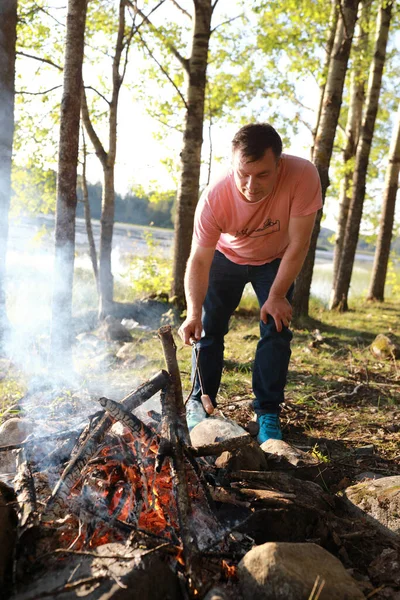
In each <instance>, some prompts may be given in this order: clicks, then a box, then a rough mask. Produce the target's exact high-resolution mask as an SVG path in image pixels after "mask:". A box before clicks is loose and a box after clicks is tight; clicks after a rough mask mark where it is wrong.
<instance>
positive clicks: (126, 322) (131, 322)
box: [121, 319, 139, 329]
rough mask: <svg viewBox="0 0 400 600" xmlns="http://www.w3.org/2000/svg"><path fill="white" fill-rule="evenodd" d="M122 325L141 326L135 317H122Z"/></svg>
mask: <svg viewBox="0 0 400 600" xmlns="http://www.w3.org/2000/svg"><path fill="white" fill-rule="evenodd" d="M121 325H123V326H124V327H126V328H127V329H136V327H139V323H138V322H137V321H135V319H122V321H121Z"/></svg>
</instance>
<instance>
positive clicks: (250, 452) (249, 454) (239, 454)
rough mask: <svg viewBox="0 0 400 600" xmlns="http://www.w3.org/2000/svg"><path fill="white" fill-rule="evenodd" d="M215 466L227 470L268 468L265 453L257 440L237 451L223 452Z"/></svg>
mask: <svg viewBox="0 0 400 600" xmlns="http://www.w3.org/2000/svg"><path fill="white" fill-rule="evenodd" d="M215 466H216V467H217V468H218V469H226V470H227V471H242V470H243V471H265V470H266V469H268V463H267V459H266V458H265V454H264V453H263V451H262V450H261V448H260V446H259V445H258V444H257V442H255V441H253V442H252V443H251V444H249V445H248V446H245V447H244V448H239V449H238V450H236V451H235V452H223V453H222V454H221V455H220V456H219V457H218V458H217V460H216V461H215Z"/></svg>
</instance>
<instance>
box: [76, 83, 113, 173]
mask: <svg viewBox="0 0 400 600" xmlns="http://www.w3.org/2000/svg"><path fill="white" fill-rule="evenodd" d="M81 114H82V120H83V124H84V125H85V129H86V131H87V133H88V136H89V138H90V141H91V142H92V144H93V147H94V150H95V152H96V156H97V157H98V158H99V160H100V162H101V164H102V165H103V167H106V166H107V158H108V156H107V152H106V151H105V150H104V147H103V144H102V143H101V141H100V138H99V137H98V135H97V133H96V132H95V130H94V127H93V125H92V122H91V120H90V115H89V109H88V105H87V100H86V93H85V88H83V91H82V101H81Z"/></svg>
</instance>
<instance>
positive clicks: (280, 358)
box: [179, 123, 322, 443]
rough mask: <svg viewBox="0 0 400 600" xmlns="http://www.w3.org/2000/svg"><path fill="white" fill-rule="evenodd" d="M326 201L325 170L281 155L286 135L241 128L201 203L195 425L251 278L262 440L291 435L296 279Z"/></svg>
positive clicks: (191, 277) (192, 337)
mask: <svg viewBox="0 0 400 600" xmlns="http://www.w3.org/2000/svg"><path fill="white" fill-rule="evenodd" d="M321 206H322V200H321V187H320V180H319V176H318V172H317V170H316V168H315V167H314V165H313V164H312V163H310V162H309V161H307V160H304V159H302V158H297V157H295V156H290V155H285V154H283V155H282V140H281V138H280V136H279V134H278V133H277V132H276V131H275V129H274V128H273V127H272V126H271V125H269V124H267V123H255V124H249V125H246V126H245V127H242V128H241V129H240V130H239V131H238V132H237V134H236V135H235V137H234V138H233V141H232V169H231V170H230V171H229V172H228V173H227V174H225V175H224V176H223V177H222V178H220V179H219V180H218V181H216V182H215V183H214V184H212V185H210V186H209V187H208V188H207V189H206V190H205V192H204V193H203V195H202V197H201V198H200V200H199V203H198V206H197V209H196V215H195V223H194V232H193V240H192V250H191V254H190V257H189V260H188V264H187V269H186V275H185V293H186V300H187V317H186V320H185V321H184V323H183V324H182V326H181V327H180V329H179V335H180V336H181V338H182V339H183V341H184V342H185V343H186V344H190V343H192V342H193V341H195V342H196V347H195V348H194V349H193V355H194V356H193V366H194V368H193V377H194V378H195V382H194V388H193V393H192V396H191V398H190V400H189V402H188V404H187V421H188V426H189V430H191V429H192V428H193V427H194V426H195V425H197V423H198V422H200V421H201V420H202V419H204V418H206V416H207V414H206V412H205V410H204V408H203V405H202V404H201V401H200V399H201V395H202V394H207V395H209V396H210V398H211V401H212V403H213V405H214V406H216V400H215V399H216V396H217V392H218V388H219V384H220V381H221V373H222V367H223V351H224V336H225V334H226V333H227V332H228V323H229V319H230V317H231V315H232V313H233V312H234V310H235V309H236V308H237V306H238V304H239V302H240V299H241V296H242V293H243V289H244V287H245V285H246V283H248V282H250V283H251V284H252V286H253V289H254V291H255V293H256V295H257V299H258V302H259V305H260V340H259V342H258V345H257V350H256V355H255V361H254V369H253V393H254V397H255V399H254V402H253V407H254V410H255V412H256V415H257V421H258V424H259V434H258V441H259V442H260V443H263V442H265V441H266V440H267V439H269V438H274V439H282V433H281V429H280V422H279V411H280V403H281V402H283V400H284V387H285V385H286V377H287V371H288V366H289V358H290V354H291V350H290V341H291V339H292V333H291V331H290V329H289V325H290V321H291V319H292V307H291V305H290V300H291V297H292V293H293V282H294V280H295V278H296V276H297V275H298V273H299V272H300V269H301V267H302V264H303V261H304V259H305V257H306V254H307V251H308V247H309V243H310V237H311V233H312V229H313V226H314V221H315V214H316V212H317V210H318V209H319V208H321ZM197 353H198V357H197ZM196 357H197V358H198V368H199V370H200V374H201V381H199V377H198V372H197V370H196V368H195V366H196Z"/></svg>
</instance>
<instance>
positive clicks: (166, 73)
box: [139, 34, 188, 110]
mask: <svg viewBox="0 0 400 600" xmlns="http://www.w3.org/2000/svg"><path fill="white" fill-rule="evenodd" d="M139 37H140V41H141V42H142V44H143V46H144V47H145V48H146V50H147V52H148V53H149V55H150V57H151V58H152V59H153V60H154V62H155V63H156V65H157V66H158V68H159V69H160V70H161V71H162V73H164V75H165V77H166V78H167V79H168V81H169V82H170V84H171V85H173V87H174V88H175V90H176V91H177V93H178V94H179V97H180V99H181V100H182V102H183V104H184V106H185V108H186V110H188V105H187V102H186V100H185V98H184V96H183V94H182V92H181V91H180V89H179V88H178V86H177V85H176V83H175V82H174V81H173V79H172V78H171V77H170V75H169V73H168V71H167V70H166V69H164V67H163V66H162V64H161V63H159V62H158V60H157V58H156V57H155V56H154V54H153V52H152V50H150V48H149V47H148V45H147V44H146V42H145V41H144V39H143V38H142V36H141V35H140V34H139Z"/></svg>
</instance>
